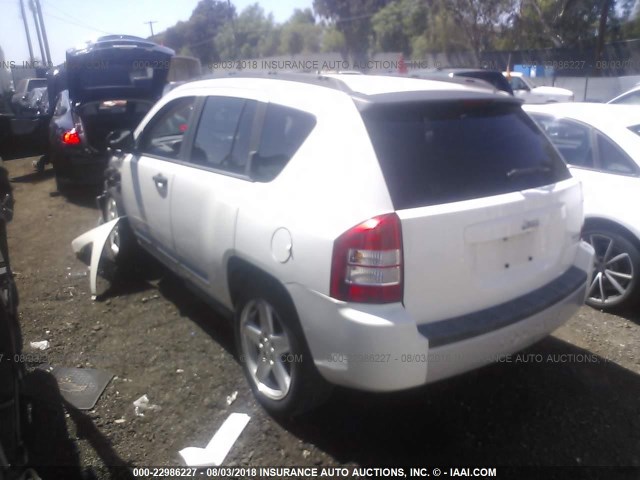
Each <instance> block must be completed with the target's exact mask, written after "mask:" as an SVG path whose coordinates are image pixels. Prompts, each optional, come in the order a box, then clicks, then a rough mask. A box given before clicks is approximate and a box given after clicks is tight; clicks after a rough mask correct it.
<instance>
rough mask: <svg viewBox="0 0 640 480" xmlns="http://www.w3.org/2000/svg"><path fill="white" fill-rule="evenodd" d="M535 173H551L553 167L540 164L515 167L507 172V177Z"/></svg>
mask: <svg viewBox="0 0 640 480" xmlns="http://www.w3.org/2000/svg"><path fill="white" fill-rule="evenodd" d="M534 173H551V167H547V166H544V165H538V166H537V167H527V168H514V169H513V170H509V171H508V172H507V178H513V177H521V176H523V175H532V174H534Z"/></svg>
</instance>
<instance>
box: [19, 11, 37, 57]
mask: <svg viewBox="0 0 640 480" xmlns="http://www.w3.org/2000/svg"><path fill="white" fill-rule="evenodd" d="M20 12H22V21H23V22H24V31H25V33H26V34H27V45H29V59H30V60H31V64H32V65H33V62H34V59H33V47H32V46H31V35H29V24H28V23H27V14H26V13H25V11H24V0H20Z"/></svg>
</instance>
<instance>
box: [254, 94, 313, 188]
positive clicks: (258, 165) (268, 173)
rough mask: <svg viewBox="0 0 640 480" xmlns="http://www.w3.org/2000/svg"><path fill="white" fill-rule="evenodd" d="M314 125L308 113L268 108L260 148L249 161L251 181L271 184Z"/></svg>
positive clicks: (273, 105) (275, 106) (275, 107)
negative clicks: (252, 179)
mask: <svg viewBox="0 0 640 480" xmlns="http://www.w3.org/2000/svg"><path fill="white" fill-rule="evenodd" d="M315 124H316V119H315V117H314V116H313V115H311V114H309V113H306V112H302V111H300V110H295V109H293V108H288V107H283V106H282V105H276V104H273V103H271V104H269V105H268V106H267V112H266V114H265V118H264V123H263V127H262V134H261V136H260V146H259V147H258V152H257V153H256V154H255V155H254V156H253V159H252V161H251V173H252V177H253V178H254V179H256V180H258V181H262V182H269V181H271V180H273V179H274V178H275V177H276V176H277V175H278V174H279V173H280V172H281V171H282V169H283V168H284V167H285V166H286V165H287V163H288V162H289V160H291V157H293V155H294V154H295V153H296V151H297V150H298V148H300V146H301V145H302V143H303V142H304V141H305V139H306V138H307V137H308V136H309V133H311V130H313V127H314V126H315Z"/></svg>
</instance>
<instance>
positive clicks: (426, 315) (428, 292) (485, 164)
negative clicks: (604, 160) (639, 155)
mask: <svg viewBox="0 0 640 480" xmlns="http://www.w3.org/2000/svg"><path fill="white" fill-rule="evenodd" d="M505 98H506V97H505ZM363 118H364V120H365V123H366V125H367V128H368V130H369V133H370V137H371V139H372V143H373V145H374V148H375V150H376V153H377V156H378V160H379V162H380V165H381V168H382V171H383V174H384V176H385V179H386V182H387V186H388V189H389V193H390V195H391V198H392V201H393V203H394V208H395V209H396V212H397V214H398V216H399V218H400V221H401V224H402V238H403V253H404V263H403V264H404V297H403V302H404V305H405V307H406V308H407V310H408V311H409V312H410V314H411V315H412V316H413V317H414V318H415V319H416V320H417V321H418V323H419V324H426V323H430V322H436V321H441V320H447V319H450V318H454V317H457V316H462V315H466V314H470V313H474V312H479V311H481V310H485V309H488V308H491V307H494V306H497V305H501V304H505V303H507V302H509V301H511V300H513V299H515V298H517V297H520V296H522V295H525V294H527V293H530V292H532V291H534V290H536V289H537V288H541V287H543V286H544V285H547V284H549V283H550V282H552V281H553V280H555V279H556V278H558V277H559V276H561V275H562V274H563V273H565V272H566V271H568V270H569V268H570V267H571V265H572V264H573V261H574V259H575V255H576V253H577V248H578V244H579V239H580V229H581V226H582V192H581V188H580V185H579V183H578V182H577V181H576V180H574V179H573V178H571V175H570V173H569V171H568V169H567V168H566V166H565V164H564V162H562V160H561V159H560V157H559V155H558V154H557V152H556V151H555V149H554V148H553V147H552V145H551V144H550V142H549V141H548V140H547V138H546V137H545V136H544V134H543V133H542V132H541V131H540V130H539V129H538V128H537V126H536V125H535V124H534V123H533V122H532V120H531V119H530V118H529V117H528V116H527V115H526V114H525V113H524V112H523V111H522V109H521V108H520V106H519V104H517V103H515V102H513V101H489V100H487V101H477V102H476V101H446V102H445V101H432V102H423V103H411V104H409V103H403V104H385V105H381V106H379V107H378V108H376V107H375V106H374V107H372V108H370V109H368V110H367V111H364V112H363Z"/></svg>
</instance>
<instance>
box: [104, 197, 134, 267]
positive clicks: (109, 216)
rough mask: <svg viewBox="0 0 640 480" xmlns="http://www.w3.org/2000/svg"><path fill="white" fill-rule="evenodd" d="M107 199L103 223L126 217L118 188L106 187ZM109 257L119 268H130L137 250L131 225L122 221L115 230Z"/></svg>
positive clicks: (112, 235)
mask: <svg viewBox="0 0 640 480" xmlns="http://www.w3.org/2000/svg"><path fill="white" fill-rule="evenodd" d="M105 192H106V198H105V201H104V208H103V211H102V221H103V222H104V223H106V222H109V221H111V220H114V219H116V218H118V217H123V216H125V212H124V207H123V206H122V196H121V194H120V192H119V190H118V187H117V186H111V187H106V186H105ZM106 248H107V255H108V257H109V258H110V259H111V260H112V261H113V262H114V263H115V264H116V266H118V267H121V268H123V267H130V266H131V262H130V261H131V260H132V256H133V253H134V249H135V242H134V240H133V234H132V232H131V228H130V227H129V223H128V222H127V221H126V219H125V220H121V221H120V223H118V225H117V226H116V227H115V228H114V229H113V231H112V232H111V235H109V239H108V240H107V244H106Z"/></svg>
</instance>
